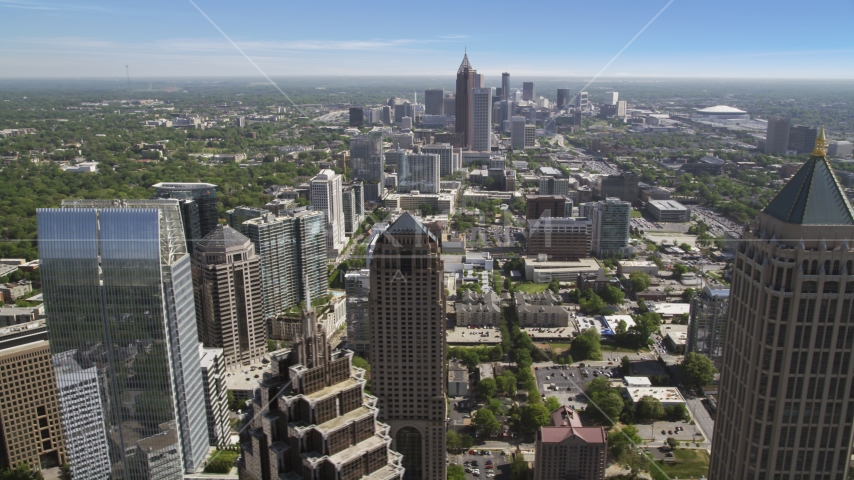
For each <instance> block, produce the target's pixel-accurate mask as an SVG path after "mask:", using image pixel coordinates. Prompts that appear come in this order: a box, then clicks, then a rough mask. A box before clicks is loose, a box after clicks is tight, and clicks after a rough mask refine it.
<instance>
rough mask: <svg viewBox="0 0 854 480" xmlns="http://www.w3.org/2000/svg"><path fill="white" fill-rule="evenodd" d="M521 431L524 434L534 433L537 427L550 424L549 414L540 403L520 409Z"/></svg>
mask: <svg viewBox="0 0 854 480" xmlns="http://www.w3.org/2000/svg"><path fill="white" fill-rule="evenodd" d="M521 420H522V429H523V430H524V431H525V432H528V433H533V432H536V431H537V429H538V428H539V427H544V426H546V425H548V424H549V423H551V412H549V411H548V410H547V409H546V406H545V405H543V404H542V403H537V404H533V405H532V404H528V405H526V406H525V407H523V408H522V416H521Z"/></svg>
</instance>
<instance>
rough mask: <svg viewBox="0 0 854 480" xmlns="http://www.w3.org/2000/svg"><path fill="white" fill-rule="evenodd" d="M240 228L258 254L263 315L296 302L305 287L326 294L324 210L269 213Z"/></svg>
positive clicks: (286, 308) (270, 315)
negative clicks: (280, 213) (276, 214)
mask: <svg viewBox="0 0 854 480" xmlns="http://www.w3.org/2000/svg"><path fill="white" fill-rule="evenodd" d="M241 228H242V231H243V234H244V235H246V236H247V237H249V239H250V240H251V241H252V243H253V244H254V245H255V253H257V254H258V255H259V256H260V257H261V285H262V291H263V299H264V318H270V317H275V316H276V315H279V314H280V313H282V312H284V311H286V310H288V309H290V308H291V307H293V306H294V305H296V304H298V303H299V301H300V298H304V297H305V290H306V288H308V289H309V290H310V292H311V296H312V297H313V298H320V297H322V296H324V295H326V294H327V291H328V283H327V282H328V279H327V275H326V257H327V255H326V235H327V231H326V217H325V216H324V215H323V213H321V212H316V211H311V210H306V211H302V212H296V213H294V214H292V215H283V216H278V217H277V216H275V215H273V214H272V213H270V214H266V215H264V216H263V217H261V218H255V219H252V220H248V221H246V222H244V223H243V225H242V226H241Z"/></svg>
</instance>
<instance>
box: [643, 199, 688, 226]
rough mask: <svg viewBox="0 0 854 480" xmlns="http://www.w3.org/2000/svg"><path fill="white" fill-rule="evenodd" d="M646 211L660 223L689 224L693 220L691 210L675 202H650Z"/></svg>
mask: <svg viewBox="0 0 854 480" xmlns="http://www.w3.org/2000/svg"><path fill="white" fill-rule="evenodd" d="M646 209H647V211H649V213H651V214H652V216H653V217H655V219H656V220H658V221H659V222H687V221H689V220H691V209H690V208H688V207H686V206H685V205H682V204H681V203H679V202H677V201H675V200H650V201H649V203H648V204H647V205H646Z"/></svg>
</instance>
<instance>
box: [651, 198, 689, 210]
mask: <svg viewBox="0 0 854 480" xmlns="http://www.w3.org/2000/svg"><path fill="white" fill-rule="evenodd" d="M649 204H650V205H654V206H655V208H657V209H659V210H661V211H667V210H674V211H676V210H685V205H682V204H681V203H679V202H677V201H675V200H650V201H649Z"/></svg>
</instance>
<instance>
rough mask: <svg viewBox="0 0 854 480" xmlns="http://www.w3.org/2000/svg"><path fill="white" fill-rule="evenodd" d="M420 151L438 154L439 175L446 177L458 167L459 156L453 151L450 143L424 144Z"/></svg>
mask: <svg viewBox="0 0 854 480" xmlns="http://www.w3.org/2000/svg"><path fill="white" fill-rule="evenodd" d="M421 153H431V154H434V155H438V156H439V175H440V176H442V177H446V176H448V175H451V174H452V173H454V172H456V171H457V170H459V169H460V156H459V155H457V154H456V153H454V147H453V146H451V144H450V143H437V144H433V145H424V146H423V147H421Z"/></svg>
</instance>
